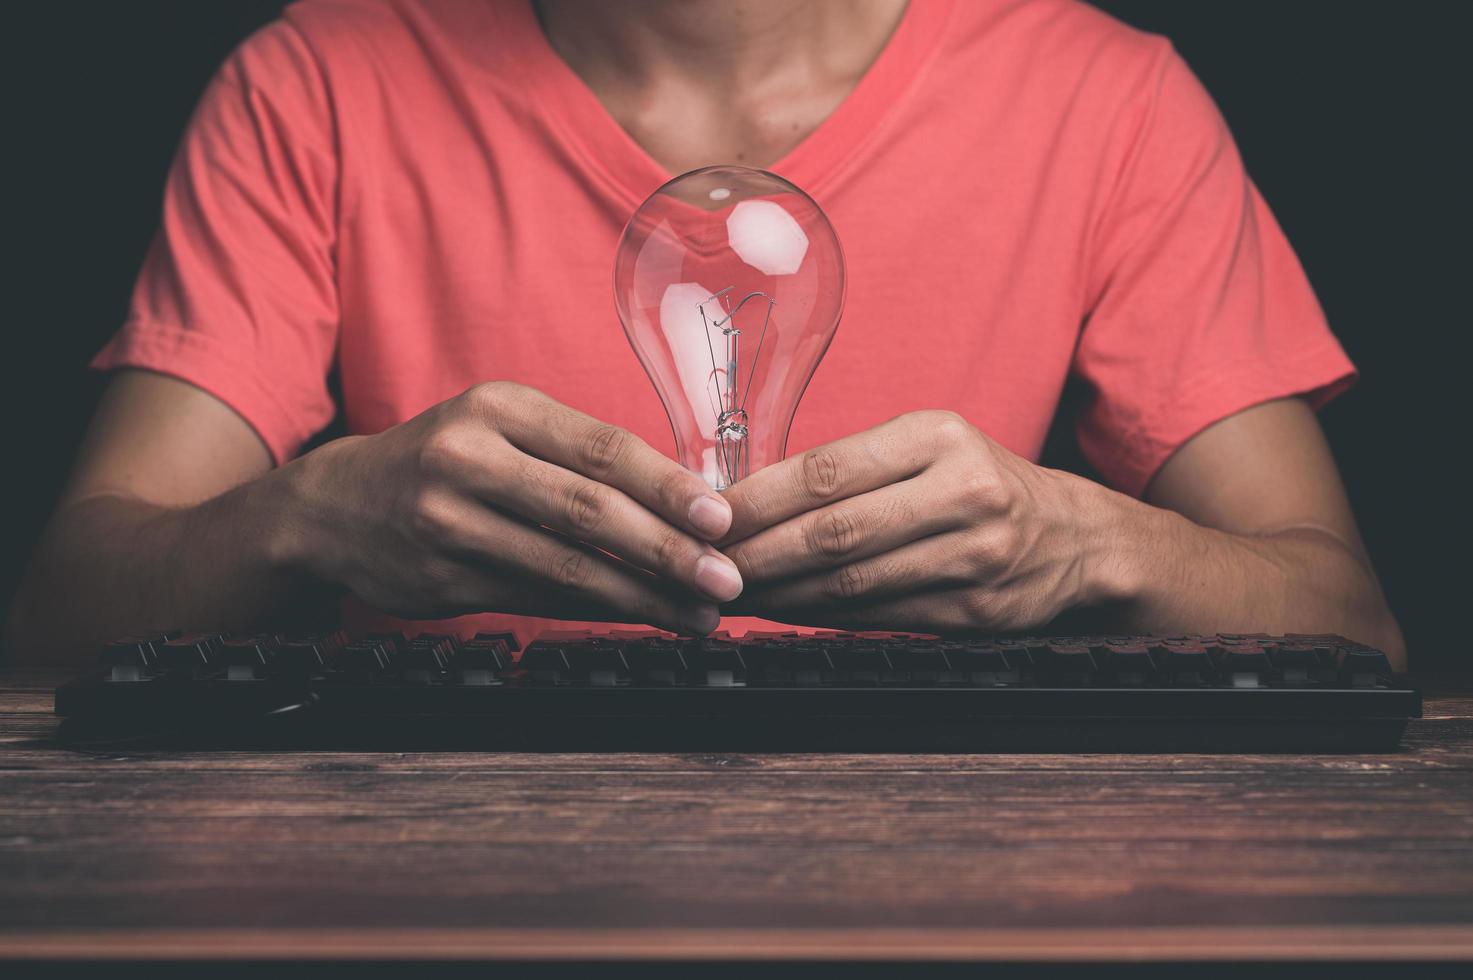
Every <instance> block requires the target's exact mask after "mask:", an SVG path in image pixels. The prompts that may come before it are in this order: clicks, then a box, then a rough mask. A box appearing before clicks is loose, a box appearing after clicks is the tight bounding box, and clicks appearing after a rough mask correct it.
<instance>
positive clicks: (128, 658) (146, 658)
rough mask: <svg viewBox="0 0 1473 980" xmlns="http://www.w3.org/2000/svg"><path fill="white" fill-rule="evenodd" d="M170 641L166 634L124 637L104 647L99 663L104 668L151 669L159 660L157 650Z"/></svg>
mask: <svg viewBox="0 0 1473 980" xmlns="http://www.w3.org/2000/svg"><path fill="white" fill-rule="evenodd" d="M169 640H170V637H169V636H167V635H164V634H158V635H153V636H127V637H123V638H121V639H119V640H115V641H114V642H112V643H109V644H107V646H105V647H103V648H102V653H101V654H100V655H99V656H98V662H99V663H101V664H102V665H103V666H104V667H118V666H132V667H140V668H142V667H151V666H153V664H154V663H155V662H156V661H157V660H158V652H157V649H156V648H157V647H158V646H161V645H163V644H165V643H167V642H169Z"/></svg>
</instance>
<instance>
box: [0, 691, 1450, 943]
mask: <svg viewBox="0 0 1473 980" xmlns="http://www.w3.org/2000/svg"><path fill="white" fill-rule="evenodd" d="M54 682H55V678H49V679H48V677H47V676H46V675H45V674H44V672H43V673H39V674H37V673H32V674H28V675H24V676H17V675H4V674H0V956H9V957H45V958H75V957H78V956H93V957H116V958H134V957H142V958H188V957H191V956H198V957H244V958H253V957H260V956H270V955H280V956H302V957H329V958H341V957H349V958H352V957H364V958H372V957H381V956H392V957H408V958H420V957H423V958H443V957H454V956H457V955H458V956H462V957H476V958H526V959H545V958H572V959H579V958H582V959H590V958H631V957H632V958H651V959H672V958H674V959H703V958H704V959H709V958H747V959H751V958H774V957H776V958H841V959H894V958H919V959H1018V958H1040V959H1060V960H1075V959H1130V960H1142V959H1147V960H1149V959H1155V960H1168V959H1242V958H1254V957H1259V958H1278V959H1345V958H1351V959H1355V958H1367V957H1370V958H1412V959H1416V958H1421V959H1429V958H1430V959H1450V958H1473V697H1470V696H1469V691H1470V685H1468V684H1466V683H1461V682H1457V681H1451V682H1447V684H1446V686H1445V687H1444V689H1443V690H1442V691H1437V690H1434V691H1432V692H1431V693H1429V696H1428V700H1427V704H1426V711H1425V714H1426V717H1425V718H1423V719H1421V720H1420V721H1417V722H1414V723H1413V725H1412V726H1411V728H1410V729H1409V732H1408V736H1407V739H1406V743H1405V746H1406V747H1405V750H1404V751H1402V752H1399V753H1391V754H1384V755H1364V756H1283V755H1274V756H1267V755H1266V756H1202V755H1180V756H1171V755H1162V756H1119V755H1030V756H1020V755H1011V756H1008V755H997V756H970V755H943V756H930V755H904V756H896V755H711V754H685V755H681V754H662V755H645V754H607V755H595V754H566V755H558V754H492V753H474V752H463V753H449V752H442V753H435V752H419V753H341V752H332V753H328V752H316V753H307V752H303V753H270V752H218V753H203V752H196V753H189V752H157V751H154V752H146V751H139V752H127V751H114V752H109V753H78V752H70V751H65V750H62V749H60V748H57V747H55V746H54V745H53V744H51V742H50V733H51V731H52V730H53V728H54V724H55V722H54V719H52V717H51V716H50V714H49V711H50V685H51V684H54Z"/></svg>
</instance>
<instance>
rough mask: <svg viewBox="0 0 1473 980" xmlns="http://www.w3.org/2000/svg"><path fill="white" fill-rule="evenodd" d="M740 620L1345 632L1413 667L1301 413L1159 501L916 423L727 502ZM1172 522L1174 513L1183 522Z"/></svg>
mask: <svg viewBox="0 0 1473 980" xmlns="http://www.w3.org/2000/svg"><path fill="white" fill-rule="evenodd" d="M727 496H728V499H729V500H730V501H731V503H732V507H733V512H734V514H735V517H734V520H733V527H732V531H731V532H730V535H729V538H728V540H729V544H727V545H726V546H725V550H726V552H727V554H728V555H730V556H731V557H732V559H733V560H734V561H735V562H736V564H737V567H738V569H740V570H741V572H742V575H743V579H744V581H745V582H746V583H747V591H746V592H745V593H744V594H743V596H742V597H741V599H740V600H739V602H738V606H739V607H740V610H741V611H742V612H749V613H752V614H755V615H762V616H768V617H771V618H774V619H778V620H783V621H786V622H795V621H796V622H805V623H812V624H814V625H824V626H842V627H851V628H852V627H858V628H864V627H871V628H876V627H878V628H913V629H923V630H937V631H942V630H983V631H1004V630H1025V629H1032V628H1035V627H1038V626H1041V625H1043V624H1045V623H1047V622H1049V621H1051V620H1054V619H1056V618H1058V617H1059V616H1061V615H1064V614H1073V615H1075V616H1078V617H1079V618H1080V619H1082V620H1083V621H1085V622H1089V623H1091V624H1092V625H1094V626H1097V627H1098V628H1121V629H1133V630H1141V631H1157V632H1170V631H1197V632H1216V631H1219V630H1221V631H1243V632H1258V631H1263V632H1285V631H1299V632H1339V633H1344V634H1346V635H1348V636H1351V637H1354V638H1356V639H1360V640H1362V641H1364V642H1368V643H1372V644H1375V645H1377V646H1380V647H1381V648H1382V649H1384V650H1385V651H1386V652H1387V654H1388V655H1389V656H1390V657H1391V659H1392V661H1393V663H1394V664H1396V665H1397V666H1399V667H1401V666H1404V665H1405V649H1404V646H1403V644H1402V640H1401V635H1400V632H1399V631H1398V629H1397V626H1396V622H1395V620H1394V619H1393V618H1392V616H1391V613H1390V611H1389V610H1388V609H1387V607H1386V603H1385V600H1384V599H1383V597H1382V596H1381V592H1380V588H1379V586H1378V585H1377V582H1376V578H1375V575H1374V573H1373V572H1372V571H1371V568H1370V565H1369V562H1368V560H1367V558H1366V556H1365V552H1364V549H1363V547H1362V545H1361V543H1360V537H1359V534H1358V533H1357V531H1356V528H1355V523H1354V520H1353V518H1352V517H1351V514H1350V509H1349V506H1348V504H1347V503H1346V499H1345V493H1344V490H1343V488H1342V487H1341V484H1340V479H1339V475H1338V474H1337V473H1336V470H1335V466H1334V463H1333V461H1332V460H1331V458H1330V455H1329V452H1328V449H1327V448H1326V446H1325V442H1324V437H1323V435H1322V434H1321V433H1320V430H1319V427H1318V424H1317V423H1316V421H1315V419H1314V416H1313V414H1312V413H1311V412H1310V411H1309V409H1308V407H1307V406H1305V405H1304V404H1303V403H1302V402H1300V401H1298V400H1281V401H1274V402H1269V403H1266V404H1263V405H1259V406H1256V407H1254V408H1250V409H1247V410H1245V411H1242V412H1239V413H1237V414H1235V415H1233V416H1231V417H1229V418H1227V419H1225V420H1223V421H1222V422H1219V423H1218V424H1216V425H1214V426H1211V427H1210V428H1208V429H1207V430H1205V431H1204V432H1202V433H1200V434H1199V435H1197V436H1196V437H1194V438H1193V439H1191V440H1190V441H1189V442H1188V443H1187V444H1186V445H1184V446H1183V447H1182V448H1181V449H1180V450H1179V451H1178V452H1177V453H1176V454H1175V455H1173V456H1172V458H1171V459H1170V460H1169V461H1168V462H1167V463H1166V464H1165V466H1164V467H1163V468H1162V469H1161V471H1160V472H1159V473H1158V475H1157V476H1156V478H1155V480H1154V481H1153V482H1152V485H1151V488H1150V490H1149V494H1148V499H1149V501H1150V502H1149V503H1143V502H1141V501H1137V500H1133V499H1131V498H1129V497H1126V496H1124V495H1122V494H1118V493H1115V492H1114V491H1111V490H1108V489H1106V488H1105V487H1102V486H1100V485H1099V484H1096V483H1092V482H1090V481H1088V480H1084V479H1082V478H1080V477H1077V476H1073V475H1071V474H1067V473H1061V472H1058V471H1056V470H1047V469H1044V468H1042V467H1039V466H1036V465H1034V464H1032V463H1029V462H1027V461H1026V460H1023V459H1021V458H1019V457H1017V456H1015V455H1013V454H1012V453H1009V452H1008V451H1007V450H1005V449H1003V448H1002V447H1000V446H998V445H997V444H996V443H994V442H992V441H991V440H990V439H988V438H987V437H986V436H985V435H983V434H982V433H980V432H978V431H977V430H976V429H975V428H973V427H972V426H971V425H969V424H967V423H966V422H965V421H964V420H962V419H961V418H959V417H958V416H956V415H954V414H952V413H947V412H917V413H912V414H910V415H904V416H901V417H899V418H897V419H894V420H892V421H890V422H887V423H885V424H884V425H881V426H877V427H876V428H874V429H871V430H869V431H867V432H863V433H859V434H857V435H855V436H850V437H848V438H846V439H841V440H838V441H837V442H834V443H831V444H829V445H828V446H823V447H819V448H818V449H814V450H811V451H809V452H807V453H804V454H802V455H801V456H797V457H794V458H792V459H789V460H785V461H784V462H782V463H779V464H777V465H775V466H772V467H768V468H767V469H765V470H763V471H761V472H760V473H756V474H753V475H752V476H751V477H749V478H747V479H746V480H743V481H742V482H741V483H739V484H737V485H736V486H735V487H733V488H732V489H731V490H730V491H728V495H727ZM1168 508H1169V509H1168Z"/></svg>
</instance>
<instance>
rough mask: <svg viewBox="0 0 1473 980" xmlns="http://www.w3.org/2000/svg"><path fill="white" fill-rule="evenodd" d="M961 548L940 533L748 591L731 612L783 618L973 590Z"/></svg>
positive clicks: (956, 536) (957, 538)
mask: <svg viewBox="0 0 1473 980" xmlns="http://www.w3.org/2000/svg"><path fill="white" fill-rule="evenodd" d="M963 542H964V539H963V537H962V536H961V535H959V534H949V533H942V534H938V535H933V536H932V537H929V538H923V539H921V540H919V541H913V542H911V543H909V544H906V545H902V546H901V547H899V548H896V549H894V550H893V551H887V552H884V553H882V554H878V555H874V556H872V557H869V558H863V559H860V560H858V561H854V562H849V563H847V564H844V565H840V566H839V567H837V568H830V569H825V570H822V571H819V572H812V573H808V574H805V575H799V576H797V577H796V578H791V579H785V580H783V581H779V582H774V583H771V584H769V585H767V586H765V587H763V588H750V589H749V590H748V591H747V593H746V594H745V595H744V596H742V598H741V599H740V600H739V601H738V602H736V603H734V604H733V605H732V606H731V607H730V609H729V612H731V613H734V614H737V615H748V614H749V613H750V611H751V610H752V609H754V608H757V607H759V606H760V607H761V608H762V609H764V610H767V611H776V612H779V613H782V612H783V611H785V610H788V609H795V610H796V609H809V608H814V607H822V606H852V605H856V604H861V603H870V602H875V601H880V600H885V599H890V598H894V597H897V596H904V595H908V594H910V593H914V592H917V591H922V590H930V589H936V588H959V587H962V586H965V585H968V584H972V585H975V584H976V583H975V574H974V572H973V571H972V570H971V568H970V567H969V566H968V563H967V562H966V561H965V559H964V558H963V557H962V555H963ZM777 618H779V619H781V618H782V617H781V616H778V617H777Z"/></svg>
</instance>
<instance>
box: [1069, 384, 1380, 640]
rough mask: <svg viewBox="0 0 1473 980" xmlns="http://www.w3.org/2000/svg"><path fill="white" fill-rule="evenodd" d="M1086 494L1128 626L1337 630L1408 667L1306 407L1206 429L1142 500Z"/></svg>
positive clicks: (1273, 407)
mask: <svg viewBox="0 0 1473 980" xmlns="http://www.w3.org/2000/svg"><path fill="white" fill-rule="evenodd" d="M1090 486H1091V487H1094V485H1093V484H1091V485H1090ZM1093 493H1094V494H1095V495H1097V496H1099V497H1100V498H1101V499H1100V501H1099V502H1100V504H1101V508H1100V511H1099V514H1100V516H1101V517H1102V518H1103V526H1105V527H1113V528H1114V529H1115V532H1114V536H1113V540H1114V541H1115V543H1116V544H1115V552H1116V556H1117V559H1116V560H1115V561H1113V562H1111V563H1110V564H1109V565H1108V566H1107V567H1106V569H1105V570H1104V571H1103V575H1104V577H1105V578H1106V579H1107V581H1108V582H1109V585H1107V586H1106V591H1108V592H1110V593H1112V594H1113V595H1114V596H1115V597H1116V599H1117V607H1116V610H1115V615H1116V616H1118V617H1119V620H1120V622H1122V623H1123V624H1125V625H1127V626H1130V627H1133V628H1140V629H1146V628H1150V629H1155V630H1158V631H1174V630H1186V629H1205V628H1207V627H1206V624H1214V623H1215V624H1218V625H1216V626H1213V627H1212V629H1213V630H1224V631H1229V632H1231V631H1237V630H1239V627H1241V631H1244V632H1257V631H1264V632H1285V631H1297V632H1306V633H1314V632H1334V633H1341V634H1344V635H1346V636H1349V637H1352V638H1354V639H1357V640H1360V641H1361V642H1364V643H1369V644H1371V645H1372V646H1376V647H1379V648H1380V649H1382V650H1384V651H1386V654H1387V655H1388V656H1389V657H1390V659H1391V662H1392V663H1393V665H1395V666H1396V667H1397V668H1398V669H1405V667H1406V646H1405V643H1404V641H1403V639H1402V636H1401V630H1400V629H1399V628H1398V626H1397V624H1396V619H1395V617H1394V616H1393V615H1392V613H1391V610H1390V608H1388V606H1387V605H1386V599H1385V597H1384V596H1383V595H1382V593H1381V586H1380V583H1379V582H1378V581H1377V579H1376V573H1375V571H1374V569H1372V567H1371V560H1370V558H1369V556H1367V554H1366V550H1365V545H1364V544H1363V543H1362V541H1361V537H1360V532H1359V530H1358V529H1357V528H1356V524H1355V518H1354V516H1353V515H1352V513H1351V510H1350V502H1349V501H1348V500H1347V499H1346V495H1345V488H1344V486H1343V485H1342V483H1341V480H1340V474H1339V472H1338V471H1337V470H1336V468H1335V461H1334V459H1333V458H1332V457H1331V455H1330V450H1329V446H1328V445H1327V444H1326V443H1325V438H1324V434H1323V432H1322V431H1321V430H1320V427H1319V424H1318V422H1317V421H1316V420H1315V417H1314V414H1313V413H1312V412H1311V411H1310V410H1309V408H1308V406H1306V405H1305V404H1304V403H1303V402H1301V401H1299V400H1297V399H1291V400H1284V401H1275V402H1269V403H1267V404H1264V405H1259V406H1257V407H1255V408H1250V409H1247V410H1246V411H1243V412H1239V413H1238V414H1236V415H1233V416H1230V417H1228V418H1226V419H1224V420H1223V421H1221V422H1219V423H1218V424H1216V425H1214V426H1211V427H1210V428H1208V429H1207V430H1205V431H1204V432H1202V433H1201V434H1199V435H1198V436H1196V437H1195V438H1193V439H1192V440H1190V441H1189V442H1187V443H1186V445H1184V446H1183V447H1182V448H1181V449H1180V450H1178V451H1177V452H1176V453H1175V454H1174V455H1173V456H1172V457H1171V458H1170V459H1169V460H1167V462H1166V464H1165V465H1164V466H1163V467H1162V468H1161V470H1160V472H1159V473H1157V475H1156V477H1155V479H1154V480H1152V482H1151V484H1150V486H1149V488H1148V489H1147V491H1146V500H1147V501H1148V502H1149V504H1146V503H1141V502H1139V501H1135V500H1132V499H1130V498H1128V497H1124V496H1122V495H1120V494H1113V493H1110V491H1105V490H1099V489H1096V490H1094V491H1093ZM1150 505H1155V506H1150ZM1250 625H1251V628H1250Z"/></svg>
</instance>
